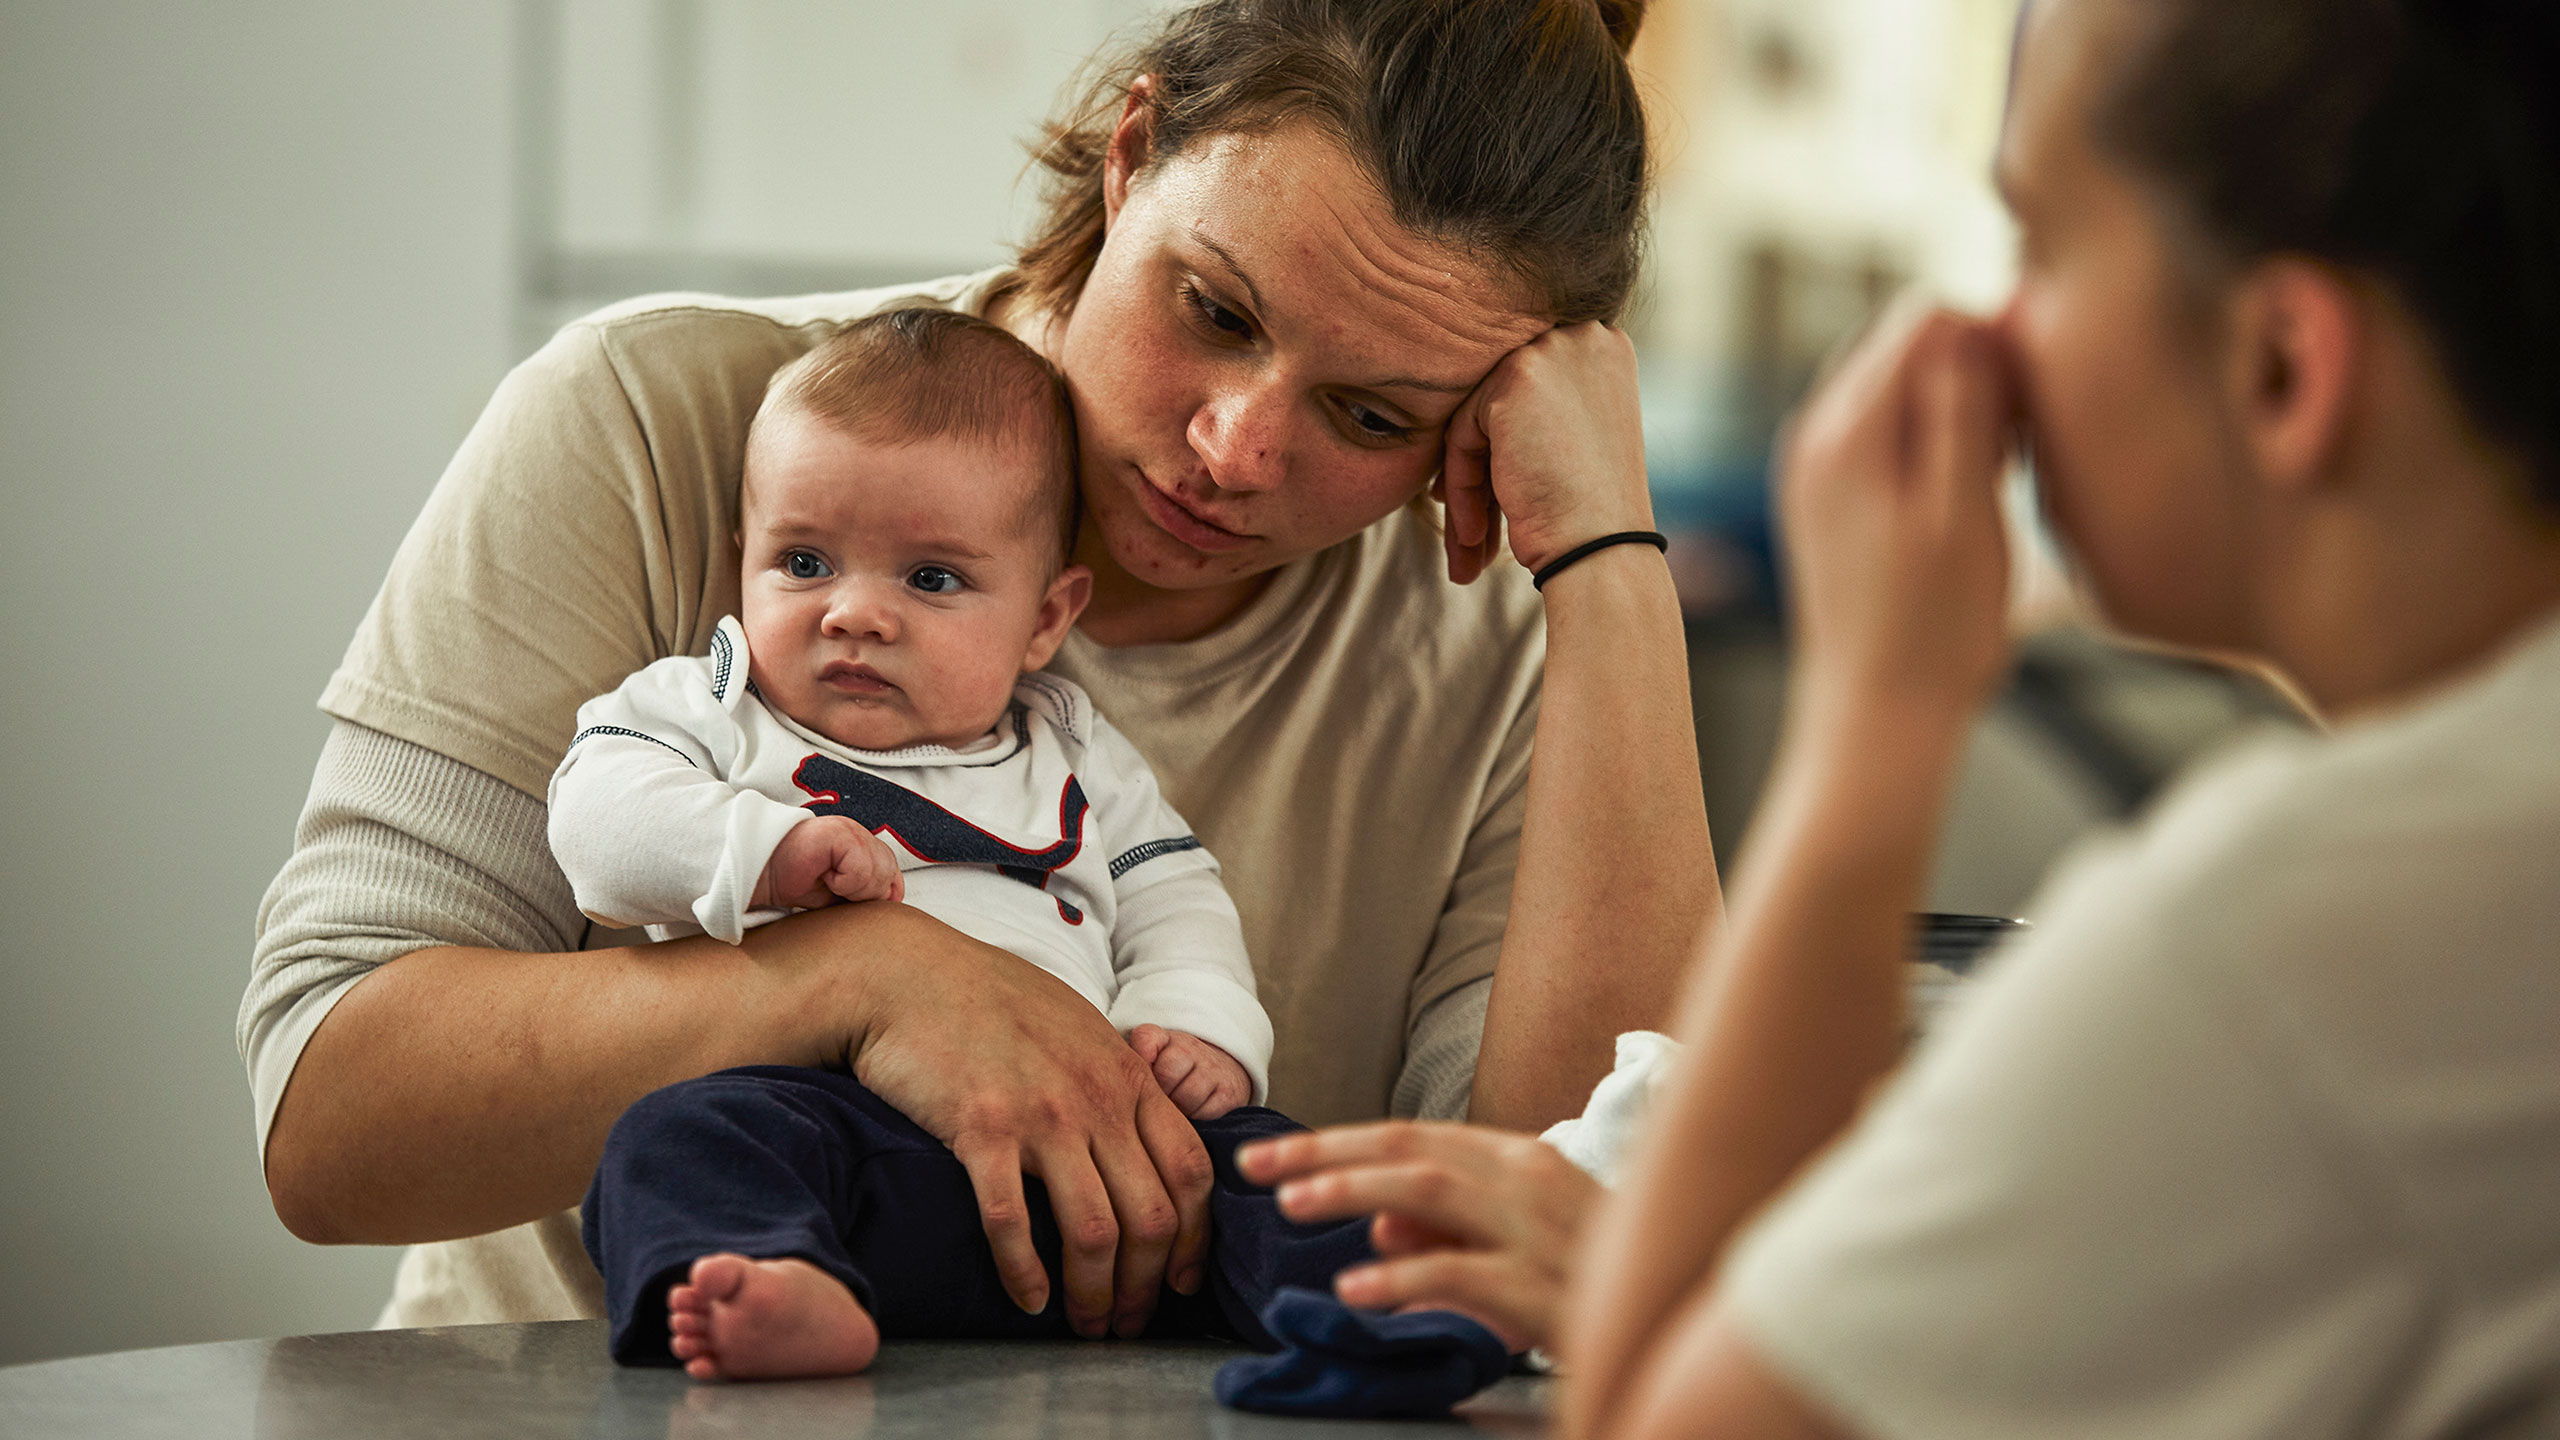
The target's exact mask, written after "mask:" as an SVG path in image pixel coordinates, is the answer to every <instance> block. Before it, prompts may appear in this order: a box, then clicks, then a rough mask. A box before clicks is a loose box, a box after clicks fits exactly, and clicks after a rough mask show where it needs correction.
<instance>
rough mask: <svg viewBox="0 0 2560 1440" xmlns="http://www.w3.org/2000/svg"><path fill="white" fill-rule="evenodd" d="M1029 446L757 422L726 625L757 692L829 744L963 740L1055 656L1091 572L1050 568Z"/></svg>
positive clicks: (871, 746) (893, 745) (794, 419)
mask: <svg viewBox="0 0 2560 1440" xmlns="http://www.w3.org/2000/svg"><path fill="white" fill-rule="evenodd" d="M1040 463H1041V460H1040V457H1039V453H1038V450H1037V447H1035V446H1033V445H1029V444H1020V445H1008V444H984V443H978V442H972V441H965V440H953V439H930V440H919V441H915V442H912V443H908V444H899V445H884V444H876V443H873V442H871V441H866V440H861V439H857V438H855V437H853V436H851V435H847V434H845V433H844V432H842V431H840V430H838V429H836V428H835V427H834V426H832V425H829V424H828V423H826V422H825V421H823V420H819V419H816V418H814V417H812V416H810V415H808V414H806V413H805V412H801V411H797V410H788V411H783V412H780V413H777V414H773V415H768V416H766V417H765V418H764V419H763V420H761V421H759V422H758V424H757V427H756V430H755V436H754V439H753V440H752V441H751V442H750V443H749V445H748V449H747V470H746V490H745V496H744V514H743V516H742V517H741V522H740V526H739V541H740V545H741V547H742V551H743V556H742V565H743V570H742V575H743V580H744V585H743V593H742V597H741V602H740V607H739V609H740V614H739V621H740V623H741V624H743V625H744V626H745V627H746V632H747V648H748V651H749V656H750V660H751V662H752V663H751V669H750V672H749V673H750V675H751V676H752V678H753V679H754V681H755V684H756V689H757V690H758V691H759V692H760V693H762V695H763V696H764V699H765V701H766V703H767V704H770V705H772V706H773V707H774V708H775V709H777V710H780V711H781V712H782V713H783V714H785V715H788V716H790V717H791V718H792V719H793V720H796V721H798V722H799V723H800V724H802V725H804V726H806V727H808V728H809V729H811V730H815V731H817V732H818V733H819V734H821V735H824V736H826V737H827V738H828V739H830V740H833V741H835V742H836V743H837V744H840V745H847V746H851V747H853V748H855V749H857V750H896V749H900V748H902V747H904V746H908V745H922V744H940V745H953V746H958V745H966V744H968V743H969V742H970V741H973V740H976V739H977V738H978V737H980V736H982V735H984V734H986V733H987V732H988V730H990V729H991V728H993V727H994V725H995V723H996V722H997V721H998V720H1000V719H1002V718H1003V717H1004V713H1005V708H1006V706H1007V705H1008V703H1010V699H1011V696H1012V694H1013V683H1014V680H1015V678H1016V677H1017V676H1018V675H1019V674H1020V673H1021V672H1022V671H1024V670H1030V669H1038V668H1039V667H1040V666H1042V665H1045V664H1047V663H1048V661H1049V657H1050V656H1051V655H1052V654H1054V653H1056V651H1057V648H1058V644H1059V642H1060V641H1061V640H1063V639H1065V638H1066V633H1067V628H1068V627H1069V626H1071V625H1073V624H1074V623H1075V617H1076V613H1077V612H1078V611H1080V610H1082V609H1083V608H1084V600H1085V596H1086V594H1087V592H1088V590H1089V588H1090V586H1091V584H1092V576H1091V575H1090V573H1088V572H1087V571H1085V570H1083V569H1082V568H1080V567H1073V566H1071V567H1068V568H1067V569H1065V570H1062V571H1060V572H1059V573H1058V574H1057V575H1056V576H1055V577H1054V578H1052V576H1051V575H1050V573H1049V572H1050V570H1051V568H1052V567H1053V566H1054V565H1055V563H1056V558H1057V550H1058V546H1059V543H1060V541H1059V535H1058V527H1057V525H1056V524H1055V523H1054V522H1053V521H1051V520H1050V519H1049V518H1048V517H1047V516H1046V515H1045V514H1042V515H1033V514H1031V513H1030V512H1031V511H1032V510H1034V509H1035V508H1038V507H1034V506H1033V505H1032V504H1031V503H1030V497H1031V496H1032V494H1033V493H1034V491H1035V489H1036V487H1037V486H1038V484H1039V477H1038V467H1039V465H1040Z"/></svg>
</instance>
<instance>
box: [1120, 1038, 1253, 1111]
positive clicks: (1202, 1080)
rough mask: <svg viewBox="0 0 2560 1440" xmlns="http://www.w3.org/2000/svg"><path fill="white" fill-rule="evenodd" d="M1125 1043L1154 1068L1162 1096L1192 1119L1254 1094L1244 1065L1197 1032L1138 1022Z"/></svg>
mask: <svg viewBox="0 0 2560 1440" xmlns="http://www.w3.org/2000/svg"><path fill="white" fill-rule="evenodd" d="M1129 1048H1130V1049H1132V1050H1135V1051H1137V1052H1138V1058H1139V1059H1141V1060H1144V1061H1146V1062H1147V1067H1148V1068H1149V1069H1151V1070H1153V1071H1155V1073H1156V1084H1157V1086H1158V1087H1159V1088H1161V1089H1162V1090H1163V1091H1164V1093H1165V1098H1166V1099H1168V1100H1171V1101H1172V1102H1173V1103H1174V1106H1175V1108H1177V1109H1179V1110H1180V1111H1181V1112H1182V1113H1183V1114H1185V1115H1188V1116H1190V1117H1191V1118H1192V1119H1194V1120H1215V1119H1217V1118H1218V1117H1219V1116H1221V1115H1224V1114H1226V1113H1227V1112H1228V1111H1230V1110H1233V1109H1234V1108H1236V1107H1237V1106H1239V1105H1241V1104H1243V1103H1244V1102H1246V1101H1247V1100H1250V1099H1252V1098H1253V1077H1252V1076H1250V1075H1247V1074H1245V1073H1244V1066H1243V1065H1242V1064H1240V1063H1238V1062H1237V1060H1236V1057H1234V1056H1233V1055H1230V1054H1228V1053H1227V1052H1226V1051H1224V1050H1221V1049H1219V1048H1218V1047H1217V1046H1215V1045H1212V1044H1210V1043H1209V1042H1208V1041H1206V1040H1203V1039H1201V1038H1200V1037H1199V1036H1197V1035H1185V1034H1184V1033H1182V1032H1181V1031H1179V1030H1167V1029H1166V1028H1164V1027H1163V1026H1161V1025H1141V1026H1139V1027H1138V1028H1137V1029H1135V1030H1132V1031H1130V1032H1129Z"/></svg>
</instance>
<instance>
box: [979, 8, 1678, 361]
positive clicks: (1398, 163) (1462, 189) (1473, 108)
mask: <svg viewBox="0 0 2560 1440" xmlns="http://www.w3.org/2000/svg"><path fill="white" fill-rule="evenodd" d="M1644 11H1645V4H1644V0H1207V3H1205V4H1195V5H1190V6H1186V7H1185V8H1183V9H1181V10H1178V11H1176V12H1174V13H1173V14H1171V15H1169V16H1167V17H1166V18H1165V19H1164V20H1163V21H1162V22H1161V23H1160V24H1159V25H1158V27H1157V28H1156V30H1155V32H1154V33H1153V34H1152V35H1150V36H1148V37H1147V38H1146V39H1144V40H1143V41H1141V42H1139V43H1138V44H1137V45H1135V46H1133V47H1131V48H1130V49H1128V50H1127V51H1126V52H1125V53H1121V54H1117V55H1113V56H1109V57H1106V58H1104V59H1102V60H1101V62H1100V63H1099V64H1098V66H1097V67H1096V69H1095V70H1094V72H1093V73H1092V75H1091V77H1090V82H1089V83H1088V84H1087V85H1086V86H1085V87H1084V90H1083V92H1082V94H1081V96H1080V97H1079V98H1078V99H1077V101H1076V102H1075V103H1074V104H1073V106H1072V107H1071V108H1070V109H1069V110H1068V112H1067V113H1066V114H1065V115H1064V116H1063V117H1062V118H1060V119H1058V120H1056V121H1053V122H1052V123H1051V124H1050V125H1049V126H1048V127H1047V130H1046V132H1045V135H1044V138H1043V140H1042V143H1041V144H1040V145H1039V147H1038V148H1037V149H1036V151H1035V152H1034V154H1033V157H1032V158H1033V161H1034V163H1035V164H1037V165H1038V166H1039V167H1040V168H1041V169H1043V170H1045V171H1047V172H1048V181H1049V189H1048V195H1047V200H1046V204H1045V207H1044V214H1043V215H1042V217H1041V219H1040V221H1039V222H1038V224H1037V226H1036V227H1035V230H1034V233H1033V235H1032V237H1031V242H1030V243H1029V244H1027V245H1025V246H1024V247H1023V248H1022V257H1021V262H1020V271H1019V275H1018V280H1017V283H1018V284H1019V286H1020V287H1021V289H1022V290H1023V292H1024V293H1025V294H1027V295H1028V296H1029V297H1030V298H1031V299H1032V300H1033V301H1035V302H1036V303H1038V304H1039V305H1040V306H1041V307H1042V308H1043V309H1046V310H1048V311H1051V312H1053V313H1060V314H1063V313H1065V312H1066V311H1068V310H1071V309H1073V308H1074V307H1075V302H1076V297H1077V296H1079V295H1080V294H1082V293H1083V291H1084V282H1085V277H1086V276H1088V275H1090V274H1091V273H1092V272H1093V260H1094V256H1095V255H1097V254H1099V253H1100V252H1101V250H1102V216H1103V207H1102V168H1103V161H1104V159H1105V157H1106V156H1107V155H1108V153H1109V150H1110V145H1111V132H1112V130H1113V129H1114V127H1115V126H1116V124H1117V122H1118V120H1119V116H1120V109H1121V105H1122V103H1123V102H1124V101H1126V100H1127V99H1128V97H1129V95H1130V93H1131V87H1132V86H1133V85H1134V84H1135V83H1136V81H1137V79H1138V77H1139V76H1141V75H1147V76H1153V77H1154V79H1155V89H1154V93H1153V95H1152V96H1151V98H1150V99H1149V101H1148V103H1149V105H1150V107H1151V108H1152V109H1153V111H1154V115H1153V120H1154V128H1153V130H1152V131H1151V132H1150V137H1149V152H1148V160H1149V162H1150V163H1153V162H1155V161H1159V160H1167V159H1171V158H1172V157H1173V156H1175V155H1178V154H1180V153H1182V152H1183V151H1184V150H1186V149H1189V148H1190V147H1191V146H1193V145H1195V144H1198V143H1199V142H1200V141H1202V140H1204V139H1206V138H1208V137H1211V136H1215V135H1224V134H1237V133H1256V132H1261V131H1268V130H1271V129H1274V128H1277V127H1279V126H1282V125H1286V124H1290V123H1295V122H1301V121H1303V122H1307V123H1311V124H1314V125H1316V126H1317V127H1319V128H1320V129H1321V130H1322V131H1323V132H1324V133H1326V134H1328V135H1330V136H1331V137H1332V138H1333V139H1335V140H1337V141H1339V142H1340V143H1341V144H1342V146H1343V148H1344V149H1345V150H1346V151H1348V152H1349V154H1350V156H1351V159H1352V162H1353V163H1354V164H1356V165H1358V166H1359V167H1360V168H1361V169H1362V171H1363V172H1365V173H1366V174H1367V175H1368V177H1369V178H1370V180H1371V181H1372V183H1374V184H1376V185H1377V187H1378V189H1379V192H1380V193H1381V194H1382V195H1383V196H1384V197H1385V199H1386V202H1387V206H1388V209H1389V211H1390V213H1392V214H1393V215H1394V216H1395V218H1396V221H1397V223H1399V224H1401V225H1404V226H1405V227H1407V228H1408V229H1410V230H1412V231H1413V232H1414V233H1416V234H1418V235H1422V236H1425V237H1428V238H1431V239H1434V240H1438V241H1442V242H1445V243H1448V244H1451V245H1454V246H1456V247H1458V248H1460V249H1462V250H1464V251H1466V252H1469V253H1471V254H1474V255H1479V256H1482V257H1483V258H1484V259H1486V260H1488V261H1490V262H1491V263H1492V264H1493V265H1494V266H1495V267H1496V268H1497V269H1498V270H1499V271H1500V272H1501V273H1503V274H1504V275H1505V276H1506V277H1507V278H1511V279H1515V280H1517V281H1518V282H1520V283H1521V284H1522V285H1523V287H1524V288H1525V289H1526V290H1527V292H1528V294H1529V296H1530V297H1531V298H1530V302H1529V303H1530V304H1532V305H1534V306H1537V307H1539V308H1541V309H1542V310H1543V311H1544V312H1545V313H1544V315H1543V317H1542V318H1544V319H1546V320H1548V321H1549V322H1551V323H1554V324H1558V325H1567V324H1573V323H1576V322H1578V321H1583V320H1609V319H1615V318H1616V316H1617V314H1618V312H1619V310H1620V309H1622V308H1623V307H1624V306H1625V305H1626V303H1627V296H1628V294H1629V293H1630V292H1631V291H1632V290H1633V289H1634V287H1635V281H1636V272H1637V269H1638V267H1639V263H1640V261H1641V260H1642V258H1643V232H1644V202H1645V189H1646V184H1647V179H1648V175H1647V168H1646V167H1647V159H1646V150H1645V122H1644V107H1643V104H1642V102H1641V101H1640V100H1639V98H1638V96H1637V93H1636V83H1635V77H1634V76H1633V75H1632V74H1631V73H1630V72H1629V71H1628V69H1627V61H1626V49H1627V47H1628V46H1629V45H1630V44H1632V43H1634V41H1635V36H1636V30H1637V27H1638V26H1640V25H1641V24H1642V23H1643V21H1644Z"/></svg>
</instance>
